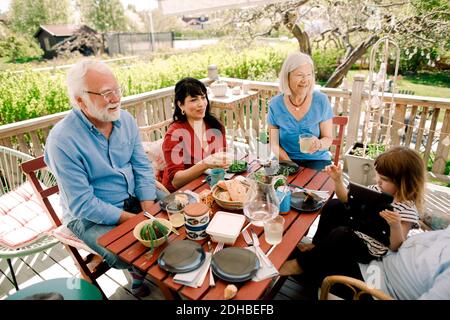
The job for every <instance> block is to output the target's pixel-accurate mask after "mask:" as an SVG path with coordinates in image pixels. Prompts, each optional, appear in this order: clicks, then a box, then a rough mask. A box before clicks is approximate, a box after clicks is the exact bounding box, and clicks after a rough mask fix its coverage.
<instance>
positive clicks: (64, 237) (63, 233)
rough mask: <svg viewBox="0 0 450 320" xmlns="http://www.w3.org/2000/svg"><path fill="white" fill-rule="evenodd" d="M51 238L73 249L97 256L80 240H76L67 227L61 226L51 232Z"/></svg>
mask: <svg viewBox="0 0 450 320" xmlns="http://www.w3.org/2000/svg"><path fill="white" fill-rule="evenodd" d="M52 236H54V237H55V238H56V239H58V240H59V241H61V242H62V243H64V244H68V245H69V246H72V247H75V248H77V249H83V250H85V251H87V252H90V253H93V254H97V253H96V252H95V251H94V250H92V249H91V248H89V247H88V246H87V245H86V243H84V242H83V241H82V240H80V238H78V237H77V236H76V235H75V234H74V233H73V232H72V231H71V230H70V229H69V228H67V226H65V225H61V226H59V227H58V228H56V229H54V230H53V231H52Z"/></svg>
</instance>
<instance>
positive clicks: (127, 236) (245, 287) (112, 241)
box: [97, 162, 334, 300]
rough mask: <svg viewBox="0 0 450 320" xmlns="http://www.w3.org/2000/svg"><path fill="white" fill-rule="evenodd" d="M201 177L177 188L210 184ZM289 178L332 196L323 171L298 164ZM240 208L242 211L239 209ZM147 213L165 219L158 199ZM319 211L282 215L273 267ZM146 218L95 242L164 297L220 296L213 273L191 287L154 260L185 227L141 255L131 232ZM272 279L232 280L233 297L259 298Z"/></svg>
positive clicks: (263, 246) (219, 283) (197, 188)
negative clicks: (148, 280) (150, 282)
mask: <svg viewBox="0 0 450 320" xmlns="http://www.w3.org/2000/svg"><path fill="white" fill-rule="evenodd" d="M257 166H258V165H257V164H256V163H255V162H252V163H251V164H250V168H252V167H253V169H254V168H256V167H257ZM244 175H246V174H244ZM204 179H205V176H204V175H202V176H200V177H199V178H197V179H195V180H193V181H192V182H190V183H188V184H187V185H185V186H184V187H182V188H180V191H182V190H192V191H194V192H197V193H199V192H200V191H202V190H204V189H207V188H209V186H208V184H207V183H205V182H203V180H204ZM288 182H289V183H292V184H295V185H298V186H304V187H307V188H309V189H315V190H327V191H330V196H332V194H333V191H334V183H333V181H332V180H331V179H330V178H329V176H328V175H327V174H326V173H324V172H318V171H315V170H312V169H307V168H301V169H300V170H299V172H297V173H296V174H294V175H291V176H289V178H288ZM219 210H222V211H227V210H225V209H222V208H221V207H219V206H218V205H217V204H216V203H214V205H213V207H212V210H211V211H212V213H215V212H217V211H219ZM238 212H239V211H238ZM240 212H241V213H242V210H241V211H240ZM150 213H151V214H153V215H154V216H156V217H160V218H164V219H167V214H166V212H165V211H162V210H160V207H159V204H158V203H155V204H154V205H153V207H152V209H151V210H150ZM242 214H243V213H242ZM318 214H319V211H317V212H313V213H299V212H298V211H297V210H294V209H291V211H290V212H288V213H287V214H284V215H283V216H284V218H285V225H284V234H283V240H282V242H281V243H280V244H278V245H277V246H276V247H275V248H274V249H273V250H272V252H271V253H270V255H269V256H268V257H269V259H270V260H271V261H272V263H273V264H274V266H275V267H276V268H278V269H279V268H280V266H281V265H282V264H283V263H284V262H285V261H286V260H288V258H289V256H290V254H291V253H292V252H293V251H294V250H295V248H296V245H297V243H298V242H299V241H300V240H301V239H302V238H303V236H304V235H305V234H306V233H307V232H308V229H309V227H310V226H311V224H312V223H313V222H314V220H315V219H316V218H317V216H318ZM145 219H147V218H146V217H145V216H144V215H143V214H142V213H141V214H138V215H136V216H135V217H134V218H132V219H129V220H127V221H126V222H124V223H123V224H121V225H119V226H117V227H116V228H115V229H113V230H111V231H110V232H108V233H106V234H104V235H103V236H101V237H100V238H99V239H98V240H97V242H98V243H99V244H100V245H101V246H103V247H106V248H107V249H108V250H110V251H111V252H113V253H115V254H117V255H118V256H119V257H120V258H121V259H122V260H124V261H126V262H128V263H130V264H133V265H134V266H135V267H137V268H139V269H141V270H143V271H147V273H148V275H149V276H150V277H151V278H152V279H153V280H154V281H155V282H156V283H157V284H158V286H159V287H160V289H161V291H162V292H163V294H164V295H165V297H166V298H167V299H171V298H177V295H176V293H179V294H181V295H183V296H184V297H186V298H188V299H192V300H201V299H205V300H210V299H213V300H220V299H223V293H224V289H225V287H226V286H227V285H228V283H227V282H226V281H223V280H221V279H218V278H217V277H215V279H216V286H215V287H210V286H209V276H206V277H205V280H204V282H203V285H202V286H201V287H199V288H192V287H188V286H183V285H181V284H178V283H175V282H174V281H173V275H172V274H169V273H168V272H166V271H164V270H163V269H161V268H160V267H159V265H158V263H157V259H158V256H159V253H160V252H161V251H162V250H163V249H164V248H165V247H166V246H167V243H170V242H172V241H177V240H182V239H185V238H186V232H185V229H184V227H180V228H178V231H179V233H180V235H176V234H174V233H172V234H171V235H170V236H169V239H168V241H167V242H166V243H165V244H163V245H162V246H160V247H158V248H155V252H154V254H153V256H152V257H151V258H150V259H148V258H147V257H145V256H144V254H145V253H147V252H148V248H147V247H145V246H143V245H142V244H141V243H140V242H139V241H138V240H137V239H136V238H135V237H134V236H133V229H134V227H135V226H136V225H137V224H138V223H139V222H141V221H143V220H145ZM252 228H253V230H255V231H256V233H257V234H258V236H259V241H260V245H261V249H262V250H263V251H264V252H268V251H269V249H271V247H272V246H271V245H270V244H268V243H267V242H266V241H265V238H264V234H263V231H264V229H263V228H261V227H255V226H252ZM198 242H199V243H200V244H202V245H203V247H204V248H205V251H207V245H206V244H207V239H205V240H201V241H198ZM234 246H237V247H245V246H247V244H246V243H245V241H244V239H243V237H242V234H240V235H239V237H238V238H237V240H236V242H235V244H234ZM271 282H272V279H266V280H263V281H259V282H254V281H251V280H249V281H246V282H243V283H238V284H235V285H236V286H237V287H238V292H237V295H236V296H235V297H234V299H245V300H256V299H260V298H262V297H263V295H264V293H265V292H266V290H267V289H269V288H270V286H271Z"/></svg>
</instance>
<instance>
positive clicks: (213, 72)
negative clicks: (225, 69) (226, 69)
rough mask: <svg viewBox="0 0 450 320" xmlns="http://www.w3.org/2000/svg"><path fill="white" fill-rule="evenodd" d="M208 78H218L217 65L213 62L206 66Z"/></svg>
mask: <svg viewBox="0 0 450 320" xmlns="http://www.w3.org/2000/svg"><path fill="white" fill-rule="evenodd" d="M208 78H209V79H211V80H217V79H219V74H218V72H217V66H216V65H215V64H211V65H209V66H208Z"/></svg>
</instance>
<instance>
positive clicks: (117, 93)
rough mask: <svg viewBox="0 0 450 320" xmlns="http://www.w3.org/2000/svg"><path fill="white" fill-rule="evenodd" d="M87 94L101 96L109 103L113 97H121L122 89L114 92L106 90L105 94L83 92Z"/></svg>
mask: <svg viewBox="0 0 450 320" xmlns="http://www.w3.org/2000/svg"><path fill="white" fill-rule="evenodd" d="M84 92H86V93H89V94H95V95H97V96H102V97H103V99H105V100H106V101H111V100H112V98H114V97H119V98H120V97H122V93H123V89H122V88H121V87H119V88H117V89H115V90H107V91H105V92H93V91H84Z"/></svg>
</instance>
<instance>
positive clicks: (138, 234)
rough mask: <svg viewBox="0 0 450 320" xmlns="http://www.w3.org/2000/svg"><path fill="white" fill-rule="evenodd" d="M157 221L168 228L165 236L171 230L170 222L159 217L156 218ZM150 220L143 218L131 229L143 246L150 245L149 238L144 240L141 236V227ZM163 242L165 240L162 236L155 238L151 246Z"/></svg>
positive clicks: (157, 245) (156, 245)
mask: <svg viewBox="0 0 450 320" xmlns="http://www.w3.org/2000/svg"><path fill="white" fill-rule="evenodd" d="M157 219H158V221H159V222H161V223H162V224H163V225H164V226H166V227H167V228H168V229H169V233H168V234H167V236H169V234H170V232H171V230H172V224H171V223H170V221H169V220H166V219H161V218H157ZM151 222H152V220H150V219H149V220H144V221H142V222H139V223H138V224H137V225H136V226H135V227H134V230H133V235H134V237H135V238H136V239H138V240H139V242H140V243H142V244H143V245H144V246H146V247H149V248H150V246H151V240H144V239H142V238H141V229H142V228H143V227H144V225H147V224H149V223H151ZM164 242H166V239H165V238H164V237H161V238H158V239H156V240H153V247H154V248H156V247H159V246H160V245H162V244H163V243H164Z"/></svg>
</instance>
